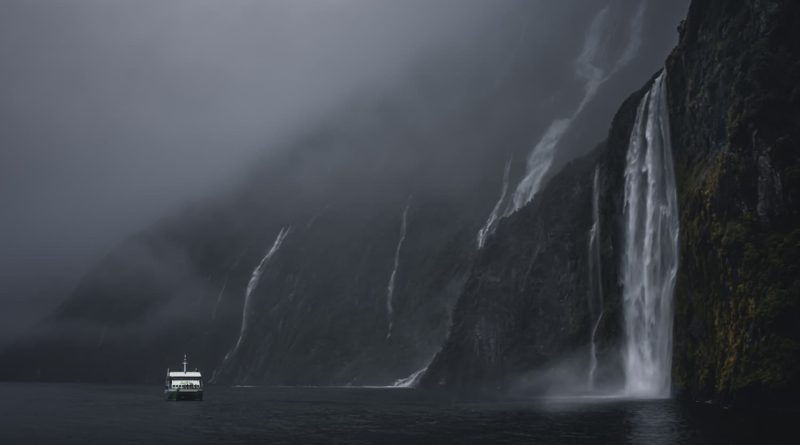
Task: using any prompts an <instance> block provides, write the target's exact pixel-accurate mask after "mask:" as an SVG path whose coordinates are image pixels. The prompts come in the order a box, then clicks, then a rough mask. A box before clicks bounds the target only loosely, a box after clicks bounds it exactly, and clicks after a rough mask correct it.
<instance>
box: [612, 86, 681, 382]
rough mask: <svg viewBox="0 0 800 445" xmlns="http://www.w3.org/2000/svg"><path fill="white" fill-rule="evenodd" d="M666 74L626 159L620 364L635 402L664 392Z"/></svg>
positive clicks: (669, 179) (668, 214)
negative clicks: (621, 361) (623, 364)
mask: <svg viewBox="0 0 800 445" xmlns="http://www.w3.org/2000/svg"><path fill="white" fill-rule="evenodd" d="M666 76H667V74H666V71H664V72H662V73H661V75H660V76H659V77H658V78H657V79H656V80H655V82H654V83H653V86H652V88H651V89H650V91H649V92H648V93H647V94H646V95H645V97H644V99H642V102H641V104H639V108H638V110H637V115H636V121H635V124H634V127H633V131H632V133H631V139H630V144H629V146H628V154H627V157H626V167H625V207H624V218H625V221H626V229H625V247H624V256H623V263H622V274H623V277H622V278H623V304H624V315H625V334H626V344H625V350H624V362H625V393H626V395H628V396H633V397H667V396H669V393H670V367H671V365H672V297H673V293H674V289H675V278H676V275H677V270H678V230H679V222H678V200H677V195H676V191H675V175H674V168H673V164H672V144H671V140H670V126H669V114H668V111H667V85H666Z"/></svg>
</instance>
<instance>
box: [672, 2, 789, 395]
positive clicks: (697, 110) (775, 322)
mask: <svg viewBox="0 0 800 445" xmlns="http://www.w3.org/2000/svg"><path fill="white" fill-rule="evenodd" d="M798 25H800V5H798V3H797V2H795V1H774V0H773V1H734V2H732V1H721V0H720V1H712V0H695V1H694V2H693V3H692V6H691V9H690V13H689V17H688V19H687V20H686V21H685V23H684V25H683V29H682V32H681V39H680V43H679V45H678V47H677V48H676V50H675V51H674V52H673V54H672V55H671V56H670V58H669V59H668V61H667V69H668V71H669V75H670V77H669V82H670V83H669V91H670V115H671V116H670V117H671V120H672V124H673V139H674V147H675V149H674V152H675V153H674V156H675V169H676V175H677V181H678V190H679V202H680V211H681V257H680V268H679V276H678V283H677V290H676V295H675V299H676V316H675V348H674V351H675V353H674V370H673V380H674V382H675V386H676V387H677V389H678V390H679V391H684V392H686V393H688V394H690V395H691V396H693V397H696V398H717V399H720V400H724V401H731V400H737V399H739V398H745V399H746V398H749V397H762V398H768V397H775V396H784V397H792V396H796V395H797V391H798V384H800V374H798V372H800V325H798V320H800V280H799V279H798V276H800V275H798V272H800V269H799V268H800V262H798V260H800V218H799V216H800V205H799V204H800V203H799V202H798V199H800V150H798V147H799V146H800V30H799V29H798Z"/></svg>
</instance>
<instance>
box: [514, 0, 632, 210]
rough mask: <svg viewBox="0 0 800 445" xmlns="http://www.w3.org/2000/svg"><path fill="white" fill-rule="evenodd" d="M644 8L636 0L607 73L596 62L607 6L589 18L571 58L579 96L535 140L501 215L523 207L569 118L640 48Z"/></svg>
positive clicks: (605, 26) (606, 24)
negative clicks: (570, 110) (571, 108)
mask: <svg viewBox="0 0 800 445" xmlns="http://www.w3.org/2000/svg"><path fill="white" fill-rule="evenodd" d="M646 7H647V2H646V1H644V0H642V1H641V2H639V8H638V9H637V11H636V14H634V16H633V17H632V19H631V22H630V25H629V37H628V45H627V46H626V48H625V50H624V51H623V53H622V54H621V55H620V57H619V59H617V61H616V63H615V64H614V65H613V67H612V69H611V70H610V71H609V72H606V71H605V70H604V69H603V68H601V67H600V66H598V65H597V59H598V56H599V55H600V54H601V52H602V49H603V43H604V42H605V41H607V40H608V39H609V38H610V37H609V32H610V31H612V30H611V27H610V23H609V22H610V21H609V8H610V7H609V6H606V7H605V8H603V9H602V10H601V11H600V12H598V14H597V15H596V16H595V18H594V19H593V20H592V24H591V25H590V27H589V31H588V32H587V33H586V38H585V40H584V43H583V49H582V50H581V53H580V55H578V58H577V59H576V60H575V73H576V75H577V77H578V78H579V79H581V80H582V81H583V91H584V94H583V98H582V99H581V102H580V104H579V105H578V108H577V109H576V110H575V112H574V113H572V115H571V116H569V117H567V118H563V119H556V120H554V121H553V122H552V123H551V124H550V126H549V127H548V128H547V130H546V131H545V133H544V135H543V136H542V139H541V140H540V141H539V143H537V144H536V146H535V147H534V148H533V150H532V151H531V154H530V156H529V157H528V163H527V169H526V173H525V176H524V177H523V178H522V180H521V181H520V183H519V184H518V185H517V188H516V190H515V191H514V195H513V197H512V200H511V201H510V202H509V206H508V208H507V209H506V211H505V213H504V216H508V215H510V214H512V213H514V212H516V211H517V210H519V209H521V208H522V207H524V206H525V205H526V204H527V203H529V202H530V201H531V200H532V199H533V197H534V196H535V195H536V193H538V192H539V189H540V188H541V186H542V182H543V181H544V178H545V177H546V176H547V173H548V172H549V171H550V167H551V166H552V164H553V158H554V155H555V150H556V148H557V147H558V144H559V143H560V142H561V138H562V137H563V136H564V135H565V134H566V133H567V131H569V129H570V127H571V126H572V123H573V121H575V119H576V118H577V117H578V116H579V115H580V114H581V113H582V112H583V110H584V108H585V107H586V105H588V104H589V102H591V101H592V99H594V97H595V96H596V95H597V92H598V90H599V89H600V87H601V86H602V85H603V84H604V83H605V82H606V81H608V79H610V78H611V76H613V75H614V74H616V73H617V71H619V70H620V69H622V68H624V67H625V66H626V65H628V63H630V62H631V61H632V60H633V58H634V57H635V56H636V54H637V53H638V51H639V49H640V48H641V40H642V37H641V34H642V23H643V19H644V13H645V10H646Z"/></svg>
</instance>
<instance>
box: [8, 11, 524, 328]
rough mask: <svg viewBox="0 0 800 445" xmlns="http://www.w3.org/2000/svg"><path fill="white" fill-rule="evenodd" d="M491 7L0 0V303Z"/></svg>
mask: <svg viewBox="0 0 800 445" xmlns="http://www.w3.org/2000/svg"><path fill="white" fill-rule="evenodd" d="M500 3H503V2H500ZM506 3H513V2H506ZM503 8H505V6H502V5H500V4H499V3H497V2H485V1H469V0H468V1H464V0H437V1H435V2H431V1H427V0H411V1H407V0H404V1H402V2H394V1H391V2H389V1H382V2H375V1H369V0H299V1H298V0H292V1H278V0H274V1H236V0H234V1H230V0H226V1H203V0H191V1H189V0H185V1H174V0H172V1H163V0H146V1H135V2H132V1H127V2H123V1H112V0H78V1H50V0H19V1H9V0H3V1H2V2H0V205H2V207H1V208H0V211H1V212H2V213H1V214H0V284H2V286H0V301H2V302H4V303H7V302H14V301H16V300H17V299H22V298H24V299H28V300H30V299H31V298H34V299H35V298H40V299H41V300H42V304H45V305H46V304H49V303H51V297H50V294H49V293H48V292H41V293H40V292H33V294H32V295H31V292H30V289H31V286H33V287H34V288H41V289H43V290H48V289H49V287H51V286H52V287H56V288H59V287H60V286H62V284H61V281H59V280H65V281H66V282H65V285H69V284H71V282H72V281H74V279H75V277H76V275H80V274H81V273H83V272H84V271H85V270H86V268H87V267H88V265H89V264H90V263H91V262H92V261H95V260H96V259H97V258H98V256H99V255H102V254H103V253H105V252H106V251H107V250H108V249H110V248H111V247H112V246H113V245H114V244H115V243H116V242H118V241H119V240H120V239H121V238H123V237H124V236H126V235H128V234H130V233H132V232H134V231H137V230H139V229H141V228H142V227H144V226H146V225H147V224H148V223H150V222H151V221H153V220H154V219H156V218H158V217H161V216H163V215H164V214H168V213H169V212H170V211H171V210H173V209H174V207H176V206H178V205H180V204H181V203H183V202H185V201H187V200H189V199H195V198H199V197H202V196H203V195H204V194H207V193H209V192H211V191H213V190H218V189H220V188H222V187H224V185H225V184H226V181H229V180H230V179H231V178H232V177H235V176H236V175H237V174H238V173H239V172H240V171H241V169H242V167H243V165H244V164H245V163H246V162H247V161H248V160H250V159H252V158H253V157H255V156H256V155H257V154H261V153H264V152H265V151H268V150H270V149H271V148H272V147H276V146H279V145H280V141H281V139H282V138H283V137H286V136H289V135H291V134H292V132H293V131H295V130H296V129H297V127H298V126H302V125H310V123H311V122H314V120H315V119H316V116H322V115H325V113H326V112H328V110H330V109H331V108H332V107H334V106H335V105H336V104H337V103H340V102H341V101H343V100H345V99H346V98H347V97H348V95H350V94H352V93H353V92H354V91H356V90H364V89H375V90H379V89H385V88H389V87H391V85H392V84H394V83H396V82H399V81H401V80H402V78H403V76H404V73H405V71H406V70H407V69H409V65H410V62H411V61H413V60H414V59H415V58H416V57H417V56H418V55H419V54H420V53H422V52H424V51H432V50H435V47H436V46H437V45H438V46H446V45H453V44H454V43H457V42H458V41H459V36H460V35H462V34H463V33H464V32H467V31H468V30H469V29H473V28H474V27H475V26H476V23H479V22H480V21H482V20H485V17H486V13H487V12H490V11H491V12H492V13H497V12H498V11H501V10H502V9H503ZM54 280H55V281H54ZM15 318H17V319H20V320H21V319H25V317H21V318H20V317H15ZM25 320H26V321H27V319H25ZM2 334H3V331H2V329H0V336H2Z"/></svg>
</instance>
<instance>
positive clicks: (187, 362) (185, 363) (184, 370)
mask: <svg viewBox="0 0 800 445" xmlns="http://www.w3.org/2000/svg"><path fill="white" fill-rule="evenodd" d="M188 364H189V361H188V360H186V354H185V353H184V354H183V372H186V365H188Z"/></svg>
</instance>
